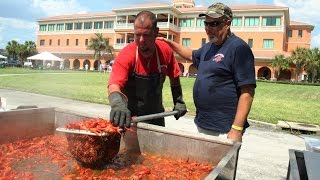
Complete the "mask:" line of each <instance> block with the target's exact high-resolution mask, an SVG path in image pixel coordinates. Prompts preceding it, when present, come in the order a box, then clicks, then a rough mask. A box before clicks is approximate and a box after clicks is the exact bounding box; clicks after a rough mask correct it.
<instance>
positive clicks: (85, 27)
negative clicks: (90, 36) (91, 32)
mask: <svg viewBox="0 0 320 180" xmlns="http://www.w3.org/2000/svg"><path fill="white" fill-rule="evenodd" d="M84 29H92V22H85V23H84Z"/></svg>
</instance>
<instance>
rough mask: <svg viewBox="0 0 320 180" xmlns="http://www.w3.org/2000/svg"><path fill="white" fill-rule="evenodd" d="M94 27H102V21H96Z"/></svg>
mask: <svg viewBox="0 0 320 180" xmlns="http://www.w3.org/2000/svg"><path fill="white" fill-rule="evenodd" d="M94 29H102V21H99V22H94Z"/></svg>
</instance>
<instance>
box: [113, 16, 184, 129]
mask: <svg viewBox="0 0 320 180" xmlns="http://www.w3.org/2000/svg"><path fill="white" fill-rule="evenodd" d="M158 32H159V28H158V27H157V19H156V16H155V15H154V14H153V13H152V12H150V11H142V12H140V13H139V14H138V15H137V17H136V19H135V21H134V38H135V41H134V42H132V43H130V44H128V45H127V46H126V47H125V48H123V49H122V51H121V52H120V53H119V55H118V56H117V58H116V59H115V62H114V64H113V65H112V73H111V75H110V79H109V82H108V91H109V92H108V93H109V97H108V99H109V102H110V105H111V112H110V121H111V122H112V123H113V125H114V126H119V127H122V128H123V127H130V121H131V116H142V115H147V114H154V113H160V112H163V111H164V108H163V105H162V87H163V83H164V81H165V78H166V76H168V77H169V79H170V85H171V91H172V97H173V103H174V110H177V111H178V113H177V114H176V115H175V118H176V119H179V117H181V116H183V115H184V114H185V113H186V112H187V108H186V105H185V102H184V101H183V97H182V89H181V84H180V77H179V76H180V74H181V71H180V68H179V65H178V62H177V60H176V59H175V57H174V55H173V51H172V49H171V48H170V47H169V46H168V45H167V44H166V43H165V42H162V41H159V40H156V37H157V35H158ZM147 122H148V123H151V124H155V125H159V126H165V123H164V118H161V119H153V120H150V121H147Z"/></svg>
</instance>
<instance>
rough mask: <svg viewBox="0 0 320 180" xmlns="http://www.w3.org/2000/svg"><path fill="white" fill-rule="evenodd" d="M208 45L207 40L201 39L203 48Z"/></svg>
mask: <svg viewBox="0 0 320 180" xmlns="http://www.w3.org/2000/svg"><path fill="white" fill-rule="evenodd" d="M206 43H207V39H206V38H202V39H201V46H203V45H205V44H206Z"/></svg>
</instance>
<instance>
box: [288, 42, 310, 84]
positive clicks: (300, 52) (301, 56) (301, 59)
mask: <svg viewBox="0 0 320 180" xmlns="http://www.w3.org/2000/svg"><path fill="white" fill-rule="evenodd" d="M307 51H308V50H307V49H306V48H301V47H297V48H296V49H295V50H294V51H293V52H292V54H291V56H290V60H291V62H293V63H294V64H295V65H296V80H297V81H300V74H301V72H302V68H303V66H304V65H305V62H306V55H307Z"/></svg>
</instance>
